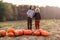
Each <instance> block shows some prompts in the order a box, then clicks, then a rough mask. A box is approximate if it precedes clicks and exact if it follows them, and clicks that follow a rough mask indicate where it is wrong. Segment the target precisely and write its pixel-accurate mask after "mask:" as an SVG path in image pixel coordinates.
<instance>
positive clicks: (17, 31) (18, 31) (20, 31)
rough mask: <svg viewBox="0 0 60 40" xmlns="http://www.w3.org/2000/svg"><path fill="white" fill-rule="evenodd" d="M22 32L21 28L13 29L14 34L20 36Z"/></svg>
mask: <svg viewBox="0 0 60 40" xmlns="http://www.w3.org/2000/svg"><path fill="white" fill-rule="evenodd" d="M23 33H24V32H23V30H15V36H22V35H23Z"/></svg>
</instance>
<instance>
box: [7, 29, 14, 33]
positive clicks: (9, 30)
mask: <svg viewBox="0 0 60 40" xmlns="http://www.w3.org/2000/svg"><path fill="white" fill-rule="evenodd" d="M7 32H8V33H9V32H13V33H14V32H15V30H14V29H13V28H9V29H7Z"/></svg>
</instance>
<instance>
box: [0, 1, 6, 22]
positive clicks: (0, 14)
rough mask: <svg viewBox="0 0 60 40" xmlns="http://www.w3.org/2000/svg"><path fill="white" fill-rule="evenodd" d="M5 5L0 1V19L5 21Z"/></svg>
mask: <svg viewBox="0 0 60 40" xmlns="http://www.w3.org/2000/svg"><path fill="white" fill-rule="evenodd" d="M6 12H7V11H6V7H5V5H4V3H3V2H2V1H0V21H5V20H6V15H7V13H6Z"/></svg>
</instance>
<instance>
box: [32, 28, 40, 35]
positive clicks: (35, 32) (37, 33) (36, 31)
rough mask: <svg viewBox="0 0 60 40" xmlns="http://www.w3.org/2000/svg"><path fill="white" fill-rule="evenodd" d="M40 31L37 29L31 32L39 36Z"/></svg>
mask: <svg viewBox="0 0 60 40" xmlns="http://www.w3.org/2000/svg"><path fill="white" fill-rule="evenodd" d="M40 33H41V32H40V30H39V29H37V30H35V31H34V32H33V35H36V36H40V35H41V34H40Z"/></svg>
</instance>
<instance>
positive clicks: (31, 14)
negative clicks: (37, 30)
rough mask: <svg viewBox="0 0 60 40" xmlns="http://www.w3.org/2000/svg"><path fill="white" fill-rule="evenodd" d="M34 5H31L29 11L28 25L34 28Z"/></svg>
mask: <svg viewBox="0 0 60 40" xmlns="http://www.w3.org/2000/svg"><path fill="white" fill-rule="evenodd" d="M33 9H34V7H33V6H30V9H29V10H28V11H27V18H28V23H27V26H28V29H30V30H31V29H32V18H33V15H34V10H33Z"/></svg>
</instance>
